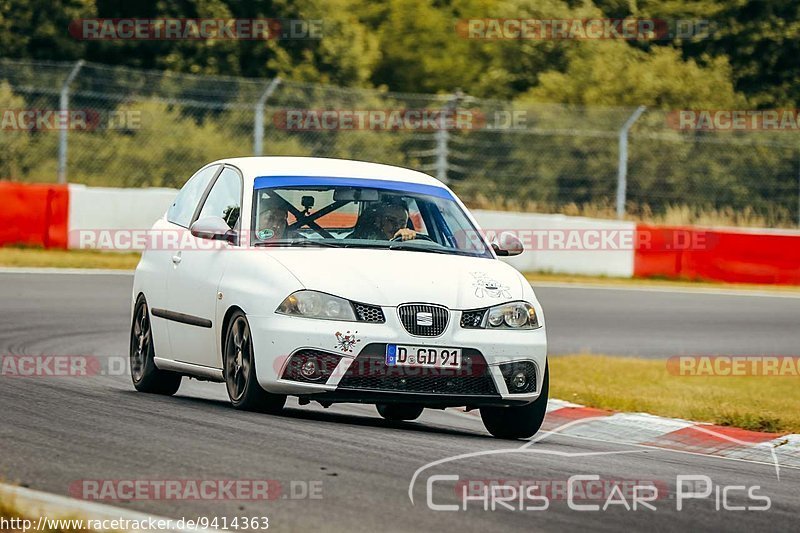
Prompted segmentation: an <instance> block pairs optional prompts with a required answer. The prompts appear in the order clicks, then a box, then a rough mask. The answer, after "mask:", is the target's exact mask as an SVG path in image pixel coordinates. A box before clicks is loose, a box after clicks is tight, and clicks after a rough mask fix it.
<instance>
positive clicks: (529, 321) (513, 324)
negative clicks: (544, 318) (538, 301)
mask: <svg viewBox="0 0 800 533" xmlns="http://www.w3.org/2000/svg"><path fill="white" fill-rule="evenodd" d="M484 327H485V328H486V329H536V328H538V327H540V324H539V319H538V317H537V316H536V309H534V308H533V306H532V305H531V304H529V303H527V302H511V303H507V304H501V305H496V306H494V307H490V308H489V312H488V313H487V317H486V325H485V326H484Z"/></svg>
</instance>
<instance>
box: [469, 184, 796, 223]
mask: <svg viewBox="0 0 800 533" xmlns="http://www.w3.org/2000/svg"><path fill="white" fill-rule="evenodd" d="M456 192H459V191H458V190H456ZM461 196H462V199H463V200H464V203H465V204H466V205H467V206H468V207H469V208H470V209H488V210H494V211H517V212H520V213H557V214H562V215H568V216H581V217H590V218H606V219H616V218H617V212H616V208H615V207H614V206H613V205H610V204H604V203H582V204H578V203H574V202H571V203H567V204H559V205H555V204H550V203H545V202H536V201H531V200H525V199H520V198H505V197H500V196H488V195H486V194H483V193H475V194H469V193H466V192H465V193H462V194H461ZM625 218H626V219H627V220H635V221H638V222H646V223H650V224H665V225H676V226H685V225H697V226H740V227H750V228H796V227H797V221H796V220H795V219H794V218H793V217H792V214H791V213H788V212H783V211H779V210H777V209H776V210H774V212H770V213H767V214H759V213H756V212H755V211H754V210H753V209H752V208H745V209H741V210H736V209H733V208H731V207H725V208H721V209H718V208H714V207H711V206H705V207H697V206H688V205H678V204H676V205H668V206H667V207H666V209H664V211H663V212H658V213H656V212H654V211H653V210H652V208H651V207H650V206H648V205H629V206H628V209H627V214H626V217H625Z"/></svg>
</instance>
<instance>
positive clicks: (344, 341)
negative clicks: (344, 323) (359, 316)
mask: <svg viewBox="0 0 800 533" xmlns="http://www.w3.org/2000/svg"><path fill="white" fill-rule="evenodd" d="M356 333H358V331H354V332H353V333H350V331H349V330H348V331H347V333H345V334H344V335H343V334H342V332H341V331H337V332H336V346H335V347H336V348H338V349H339V350H342V351H343V352H352V351H353V348H354V347H355V345H356V343H359V342H361V339H357V338H356Z"/></svg>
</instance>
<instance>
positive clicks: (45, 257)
mask: <svg viewBox="0 0 800 533" xmlns="http://www.w3.org/2000/svg"><path fill="white" fill-rule="evenodd" d="M139 257H140V254H139V253H137V252H130V253H127V252H99V251H95V250H42V249H40V248H10V247H3V248H0V266H5V267H47V268H109V269H122V270H133V269H134V268H136V265H137V264H138V263H139Z"/></svg>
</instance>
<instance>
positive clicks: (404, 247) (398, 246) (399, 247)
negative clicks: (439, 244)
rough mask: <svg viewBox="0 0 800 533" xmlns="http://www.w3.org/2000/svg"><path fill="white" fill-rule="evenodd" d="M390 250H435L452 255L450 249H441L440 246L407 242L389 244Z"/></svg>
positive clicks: (434, 251) (435, 251)
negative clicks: (433, 246)
mask: <svg viewBox="0 0 800 533" xmlns="http://www.w3.org/2000/svg"><path fill="white" fill-rule="evenodd" d="M389 249H390V250H412V251H414V252H433V253H435V254H447V255H450V253H451V252H450V251H448V250H441V249H439V248H428V247H427V246H414V245H411V244H408V243H406V242H398V243H394V244H390V245H389Z"/></svg>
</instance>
